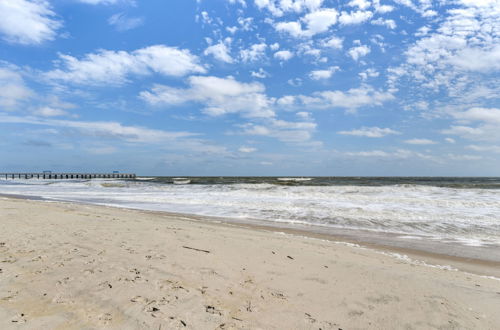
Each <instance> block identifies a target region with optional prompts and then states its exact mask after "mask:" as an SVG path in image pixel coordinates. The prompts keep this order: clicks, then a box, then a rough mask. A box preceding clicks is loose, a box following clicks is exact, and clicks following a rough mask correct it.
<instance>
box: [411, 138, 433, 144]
mask: <svg viewBox="0 0 500 330" xmlns="http://www.w3.org/2000/svg"><path fill="white" fill-rule="evenodd" d="M404 143H407V144H415V145H430V144H436V143H437V142H434V141H432V140H429V139H410V140H405V141H404Z"/></svg>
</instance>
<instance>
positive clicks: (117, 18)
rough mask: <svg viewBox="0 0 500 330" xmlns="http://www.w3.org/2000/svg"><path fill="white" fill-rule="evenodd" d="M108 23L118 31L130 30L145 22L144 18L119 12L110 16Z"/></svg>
mask: <svg viewBox="0 0 500 330" xmlns="http://www.w3.org/2000/svg"><path fill="white" fill-rule="evenodd" d="M108 24H109V25H111V26H114V27H115V29H116V30H118V31H128V30H132V29H135V28H137V27H139V26H141V25H142V24H144V18H142V17H127V15H125V14H124V13H118V14H114V15H113V16H111V17H110V18H108Z"/></svg>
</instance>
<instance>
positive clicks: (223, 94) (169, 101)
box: [140, 76, 274, 117]
mask: <svg viewBox="0 0 500 330" xmlns="http://www.w3.org/2000/svg"><path fill="white" fill-rule="evenodd" d="M188 85H189V87H188V88H185V89H180V88H173V87H169V86H165V85H155V86H154V87H153V88H152V90H151V91H143V92H141V93H140V97H141V98H142V99H143V100H145V101H146V102H148V103H149V104H151V105H157V106H160V105H166V106H169V105H170V106H171V105H179V104H184V103H187V102H196V103H201V104H203V106H204V108H203V111H204V112H205V113H206V114H208V115H210V116H220V115H225V114H229V113H241V114H242V115H244V116H246V117H273V116H274V112H273V110H272V109H271V105H272V103H273V100H271V99H269V98H268V97H267V96H266V94H265V88H264V85H262V84H260V83H257V82H255V83H242V82H239V81H236V80H235V79H234V78H233V77H227V78H219V77H213V76H203V77H202V76H192V77H189V78H188Z"/></svg>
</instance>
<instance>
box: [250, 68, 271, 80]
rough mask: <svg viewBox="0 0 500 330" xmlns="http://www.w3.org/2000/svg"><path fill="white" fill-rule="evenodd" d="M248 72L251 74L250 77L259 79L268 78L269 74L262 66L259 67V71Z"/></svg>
mask: <svg viewBox="0 0 500 330" xmlns="http://www.w3.org/2000/svg"><path fill="white" fill-rule="evenodd" d="M250 74H251V75H252V77H255V78H259V79H264V78H268V77H269V76H270V75H269V73H268V72H267V71H266V70H264V69H263V68H259V71H252V72H251V73H250Z"/></svg>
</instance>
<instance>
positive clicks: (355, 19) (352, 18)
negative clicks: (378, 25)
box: [339, 10, 373, 25]
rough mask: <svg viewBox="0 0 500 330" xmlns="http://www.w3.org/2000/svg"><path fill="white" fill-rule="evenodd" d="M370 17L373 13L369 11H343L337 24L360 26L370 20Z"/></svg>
mask: <svg viewBox="0 0 500 330" xmlns="http://www.w3.org/2000/svg"><path fill="white" fill-rule="evenodd" d="M372 16H373V13H372V12H371V11H362V10H358V11H355V12H350V13H347V12H345V11H343V12H342V13H341V14H340V17H339V22H340V24H342V25H351V24H361V23H363V22H365V21H367V20H369V19H370V18H372Z"/></svg>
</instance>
